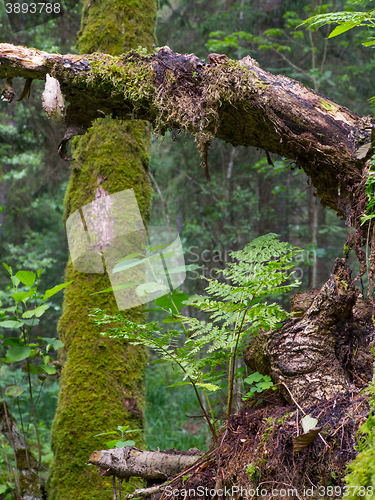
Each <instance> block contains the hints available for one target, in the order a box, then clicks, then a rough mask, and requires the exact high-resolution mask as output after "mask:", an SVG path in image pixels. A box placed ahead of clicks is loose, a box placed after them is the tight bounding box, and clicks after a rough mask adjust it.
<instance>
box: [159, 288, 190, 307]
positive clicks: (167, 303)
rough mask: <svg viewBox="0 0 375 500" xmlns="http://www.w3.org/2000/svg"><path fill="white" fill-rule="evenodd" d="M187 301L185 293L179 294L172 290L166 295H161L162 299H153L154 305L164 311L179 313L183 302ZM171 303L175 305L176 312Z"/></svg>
mask: <svg viewBox="0 0 375 500" xmlns="http://www.w3.org/2000/svg"><path fill="white" fill-rule="evenodd" d="M188 299H189V295H188V294H187V293H184V292H181V291H180V290H173V292H172V293H168V294H167V295H163V296H162V297H158V298H157V299H155V300H154V304H156V305H157V306H160V307H162V308H163V309H166V310H171V311H173V312H177V311H178V312H180V310H181V308H182V306H183V302H184V301H186V300H188ZM172 301H173V302H172ZM173 303H174V304H175V305H176V307H177V311H176V310H175V307H174V305H173Z"/></svg>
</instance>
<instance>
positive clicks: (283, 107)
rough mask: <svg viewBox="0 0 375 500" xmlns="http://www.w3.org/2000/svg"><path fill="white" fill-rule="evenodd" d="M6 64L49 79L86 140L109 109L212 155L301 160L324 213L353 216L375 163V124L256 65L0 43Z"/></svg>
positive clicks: (0, 74) (3, 73)
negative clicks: (222, 144) (224, 145)
mask: <svg viewBox="0 0 375 500" xmlns="http://www.w3.org/2000/svg"><path fill="white" fill-rule="evenodd" d="M0 62H1V65H0V78H7V77H10V78H11V77H15V76H19V77H24V78H39V79H44V78H45V77H46V74H47V73H50V74H52V75H53V76H54V77H55V78H56V79H58V80H59V82H60V84H61V88H62V92H63V94H64V95H65V99H66V100H67V101H68V102H69V103H70V105H69V107H68V108H67V113H66V124H67V127H68V128H70V130H71V133H70V134H68V135H67V137H69V136H70V135H71V134H72V133H73V132H74V131H75V133H77V132H80V133H83V132H84V130H85V129H86V128H87V127H89V125H90V124H91V122H92V120H93V119H94V118H95V117H96V116H97V113H98V110H100V111H102V112H104V113H106V114H109V115H111V116H114V117H119V118H129V117H133V118H134V117H138V118H142V119H147V120H149V121H151V122H152V123H153V124H154V126H155V127H156V129H157V130H159V131H161V132H164V131H165V130H166V129H181V130H187V131H190V132H192V133H193V134H195V135H196V136H197V137H198V140H199V145H200V148H201V149H202V154H203V155H204V153H205V151H206V150H207V144H208V143H209V141H210V140H211V139H212V138H213V137H218V138H221V139H223V140H225V141H228V142H231V143H232V144H233V145H234V146H237V145H245V146H250V145H252V146H256V147H259V148H263V149H265V150H266V151H269V152H273V153H277V154H280V155H282V156H285V157H286V158H291V159H295V160H296V161H297V162H298V164H299V165H300V166H302V167H303V168H304V170H305V171H306V172H307V174H308V175H309V176H310V177H311V181H312V184H313V185H314V186H315V188H316V192H317V196H319V197H320V198H321V200H322V203H323V205H328V206H330V207H331V208H333V209H335V210H337V211H338V213H339V214H340V215H342V216H344V217H345V218H349V217H350V215H351V211H352V207H353V204H355V202H356V195H357V194H358V193H357V192H356V188H357V187H358V185H359V184H360V183H361V174H362V170H363V168H364V165H365V162H366V159H367V158H368V157H369V156H370V154H371V150H370V145H371V132H372V129H373V127H374V121H373V119H372V118H371V117H361V116H358V115H356V114H355V113H353V112H351V111H350V110H348V109H347V108H345V107H343V106H340V105H339V104H336V103H334V102H333V101H332V100H330V99H329V98H327V97H325V96H323V95H321V94H318V93H316V92H314V91H312V90H311V89H309V88H306V87H304V86H303V85H302V84H300V83H299V82H296V81H294V80H291V79H290V78H287V77H285V76H280V75H278V76H275V75H272V74H270V73H268V72H266V71H264V70H262V69H261V68H260V67H259V66H258V64H257V63H256V61H254V59H251V58H250V57H245V58H243V59H242V60H241V61H231V60H229V59H228V58H227V57H226V56H218V55H217V54H211V55H209V56H208V61H207V63H206V62H205V61H203V60H200V59H198V58H197V57H195V56H194V55H192V54H189V55H179V54H175V53H174V52H172V51H171V50H170V49H169V48H168V47H163V48H161V49H159V50H158V52H157V53H156V54H154V55H147V54H146V53H143V52H142V51H138V52H137V51H132V52H130V53H128V54H123V55H121V56H118V57H114V56H110V55H105V54H92V55H83V56H72V55H64V56H60V55H56V54H47V53H44V52H40V51H35V50H31V49H25V48H24V47H14V46H12V45H7V44H1V45H0ZM72 131H73V132H72Z"/></svg>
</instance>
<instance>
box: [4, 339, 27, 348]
mask: <svg viewBox="0 0 375 500" xmlns="http://www.w3.org/2000/svg"><path fill="white" fill-rule="evenodd" d="M8 345H11V346H20V347H23V346H24V343H23V340H22V339H19V338H17V337H10V338H8V339H5V340H4V342H3V347H8Z"/></svg>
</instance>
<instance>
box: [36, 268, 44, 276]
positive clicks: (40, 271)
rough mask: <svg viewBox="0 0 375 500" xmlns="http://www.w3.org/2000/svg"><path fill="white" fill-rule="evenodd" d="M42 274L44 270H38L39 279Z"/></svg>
mask: <svg viewBox="0 0 375 500" xmlns="http://www.w3.org/2000/svg"><path fill="white" fill-rule="evenodd" d="M42 272H43V269H38V270H37V272H36V274H37V276H38V278H40V277H41V275H42Z"/></svg>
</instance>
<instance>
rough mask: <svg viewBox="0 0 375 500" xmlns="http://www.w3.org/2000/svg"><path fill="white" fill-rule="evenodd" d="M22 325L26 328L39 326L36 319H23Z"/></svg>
mask: <svg viewBox="0 0 375 500" xmlns="http://www.w3.org/2000/svg"><path fill="white" fill-rule="evenodd" d="M24 323H25V325H27V326H37V325H39V323H40V321H39V319H37V318H32V319H24Z"/></svg>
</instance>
